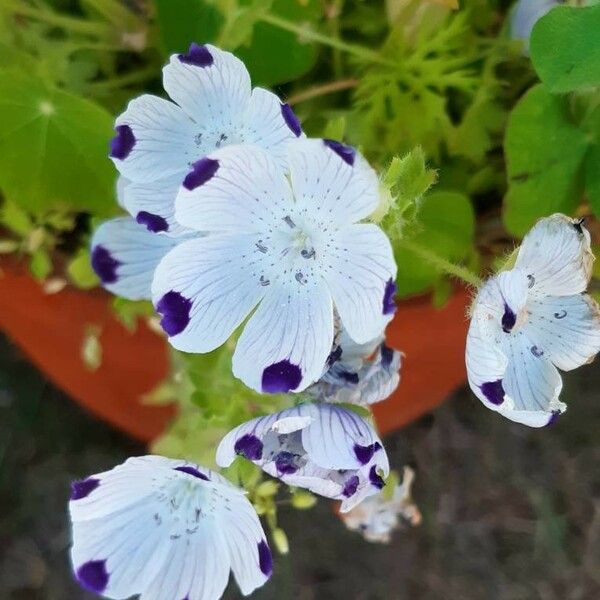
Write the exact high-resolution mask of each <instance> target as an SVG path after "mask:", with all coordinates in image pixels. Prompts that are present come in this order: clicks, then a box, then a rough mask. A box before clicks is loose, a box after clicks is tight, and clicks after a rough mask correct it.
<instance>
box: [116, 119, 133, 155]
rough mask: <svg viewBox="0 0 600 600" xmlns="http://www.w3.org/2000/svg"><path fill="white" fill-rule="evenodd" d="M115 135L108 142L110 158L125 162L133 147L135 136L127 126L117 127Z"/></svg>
mask: <svg viewBox="0 0 600 600" xmlns="http://www.w3.org/2000/svg"><path fill="white" fill-rule="evenodd" d="M115 131H116V132H117V135H115V137H114V138H113V139H112V140H111V141H110V156H111V157H112V158H118V159H119V160H125V159H126V158H127V157H128V156H129V153H130V152H131V150H132V149H133V147H134V146H135V136H134V135H133V131H132V130H131V127H129V125H117V126H116V127H115Z"/></svg>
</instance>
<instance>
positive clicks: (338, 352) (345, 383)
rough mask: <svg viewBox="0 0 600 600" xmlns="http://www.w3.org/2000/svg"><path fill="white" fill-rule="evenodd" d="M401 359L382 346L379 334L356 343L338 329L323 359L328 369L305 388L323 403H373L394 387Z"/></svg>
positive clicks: (396, 353) (397, 381)
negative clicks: (325, 359)
mask: <svg viewBox="0 0 600 600" xmlns="http://www.w3.org/2000/svg"><path fill="white" fill-rule="evenodd" d="M401 361H402V354H401V353H400V352H398V350H393V349H392V348H389V347H388V346H386V344H385V341H384V336H383V335H380V336H378V337H377V338H375V339H374V340H372V341H371V342H369V343H367V344H357V343H356V342H354V341H353V340H352V339H351V338H350V337H349V336H348V334H347V333H346V331H342V332H341V335H340V339H339V342H338V343H337V344H336V345H335V346H334V349H333V351H332V352H331V354H330V355H329V358H328V359H327V365H328V367H329V368H328V369H327V371H326V372H325V373H324V374H323V376H322V377H321V379H320V380H319V381H318V382H317V383H314V384H313V385H311V386H310V387H309V388H308V389H307V390H306V391H307V393H308V394H310V395H311V396H312V397H313V398H316V399H319V400H322V401H324V402H341V403H345V404H360V405H363V406H367V405H369V404H375V403H376V402H381V401H382V400H385V399H386V398H388V397H389V396H390V395H391V394H392V393H393V392H394V391H395V389H396V388H397V387H398V384H399V383H400V363H401Z"/></svg>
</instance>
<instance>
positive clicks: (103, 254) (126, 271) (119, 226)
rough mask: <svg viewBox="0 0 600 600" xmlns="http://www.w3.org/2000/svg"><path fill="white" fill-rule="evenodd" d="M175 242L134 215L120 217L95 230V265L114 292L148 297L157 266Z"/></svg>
mask: <svg viewBox="0 0 600 600" xmlns="http://www.w3.org/2000/svg"><path fill="white" fill-rule="evenodd" d="M176 244H177V240H176V239H172V238H169V237H167V236H164V235H157V234H155V233H150V232H149V231H148V230H147V229H146V228H145V227H144V226H143V225H138V224H137V223H136V222H135V221H134V220H133V219H130V218H129V217H119V218H117V219H112V220H111V221H107V222H105V223H103V224H102V225H100V227H98V228H97V229H96V231H95V232H94V236H93V237H92V242H91V262H92V267H93V268H94V271H95V272H96V274H97V275H98V277H100V281H101V282H102V285H103V286H104V287H105V288H106V289H108V290H110V291H111V292H112V293H113V294H116V295H118V296H123V297H124V298H128V299H130V300H142V299H149V298H150V286H151V283H152V277H153V276H154V270H155V269H156V267H157V265H158V263H159V262H160V260H161V259H162V258H163V256H165V255H166V254H167V252H169V250H171V249H172V248H174V247H175V245H176Z"/></svg>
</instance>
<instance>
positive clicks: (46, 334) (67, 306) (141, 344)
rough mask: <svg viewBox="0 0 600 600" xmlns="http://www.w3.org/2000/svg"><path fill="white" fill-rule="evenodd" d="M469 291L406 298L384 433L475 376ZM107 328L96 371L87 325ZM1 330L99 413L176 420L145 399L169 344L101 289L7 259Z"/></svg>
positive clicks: (392, 332) (381, 411)
mask: <svg viewBox="0 0 600 600" xmlns="http://www.w3.org/2000/svg"><path fill="white" fill-rule="evenodd" d="M467 301H468V294H467V293H466V291H465V290H463V289H457V291H456V293H455V294H454V295H453V296H452V298H451V300H450V301H449V302H448V304H447V305H446V306H445V307H444V308H443V309H441V310H437V309H435V308H434V307H433V306H432V305H431V302H430V299H429V298H428V297H420V298H415V299H412V300H407V301H403V302H401V303H400V305H399V307H398V311H397V313H396V317H395V319H394V321H393V322H392V324H391V325H390V327H389V328H388V336H389V344H390V345H391V346H393V347H395V348H398V349H400V350H402V351H403V352H404V353H405V358H404V361H403V366H402V380H401V383H400V387H399V388H398V390H397V391H396V393H395V394H394V395H393V396H392V397H391V398H390V399H388V400H387V401H385V402H381V403H380V404H378V405H377V406H376V407H375V415H376V418H377V421H378V424H379V426H380V429H381V431H382V433H388V432H390V431H393V430H395V429H398V428H399V427H402V426H403V425H405V424H406V423H409V422H410V421H412V420H414V419H416V418H418V417H419V416H421V415H423V414H424V413H426V412H427V411H429V410H431V409H432V408H433V407H435V406H437V405H438V404H440V403H441V402H442V401H443V400H444V398H445V397H446V396H447V395H448V394H449V393H450V392H451V391H452V390H453V389H455V388H456V387H457V386H459V385H461V384H462V383H463V382H464V381H465V376H466V375H465V367H464V347H465V336H466V330H467V322H466V318H465V313H466V305H467ZM90 325H93V326H96V327H98V328H99V330H100V331H101V332H102V333H101V336H100V341H101V344H102V351H103V359H102V364H101V366H100V368H99V369H98V370H96V371H90V370H89V369H88V368H86V366H85V365H84V363H83V361H82V358H81V349H82V344H83V341H84V339H85V335H86V329H87V328H88V327H89V326H90ZM0 328H1V329H2V330H3V331H4V332H5V333H6V334H7V335H8V336H9V337H10V338H11V339H12V340H13V341H14V342H15V343H16V344H17V345H18V346H19V347H20V348H21V349H22V350H23V352H24V353H25V354H26V355H27V356H28V357H29V358H30V359H31V361H32V362H33V363H34V364H36V365H37V366H38V368H39V369H40V370H42V371H43V372H44V373H45V374H46V375H47V376H48V377H49V379H50V380H52V381H53V382H54V383H55V384H56V385H57V386H58V387H60V388H62V389H63V390H64V391H65V392H67V393H68V394H69V395H70V396H71V397H72V398H73V399H74V400H76V401H77V402H78V403H80V404H81V405H82V406H84V407H85V408H87V409H88V410H90V411H91V412H92V413H94V414H95V415H97V416H99V417H101V418H102V419H105V420H106V421H108V422H109V423H111V424H113V425H115V426H116V427H118V428H119V429H122V430H123V431H125V432H127V433H128V434H130V435H132V436H133V437H135V438H138V439H140V440H142V441H150V440H152V439H153V438H155V437H156V436H157V435H159V434H160V433H161V432H162V431H164V429H165V428H166V427H167V425H168V423H169V421H170V420H171V418H172V417H173V416H174V414H175V408H174V407H154V406H145V405H143V404H142V403H141V402H140V398H141V396H142V395H143V394H145V393H147V392H149V391H150V390H152V389H153V388H154V387H155V386H156V385H157V384H158V383H159V382H160V381H161V380H162V379H163V378H164V377H165V375H166V373H167V369H168V358H167V348H166V343H165V341H164V339H163V338H161V337H160V336H159V335H157V334H155V333H153V332H152V331H150V330H149V329H148V328H147V327H145V326H144V325H141V324H140V326H139V327H138V329H137V331H136V332H135V333H131V332H129V331H127V329H126V328H124V327H123V326H122V325H121V324H120V323H118V322H117V321H116V320H115V319H114V318H113V316H112V314H111V310H110V298H109V296H108V294H106V293H105V292H103V291H101V290H95V291H92V292H82V291H79V290H76V289H73V288H69V287H67V288H65V289H64V290H63V291H61V292H60V293H57V294H47V293H45V292H44V290H43V289H42V287H41V286H40V285H39V284H38V283H37V282H35V281H33V280H32V279H31V277H29V276H28V275H27V274H26V273H23V272H22V271H21V270H20V269H19V268H18V267H15V266H14V265H12V264H10V263H9V264H3V265H2V278H1V279H0Z"/></svg>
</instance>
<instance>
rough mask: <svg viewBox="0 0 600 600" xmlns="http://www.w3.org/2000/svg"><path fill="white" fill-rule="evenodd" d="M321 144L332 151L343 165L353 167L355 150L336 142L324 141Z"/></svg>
mask: <svg viewBox="0 0 600 600" xmlns="http://www.w3.org/2000/svg"><path fill="white" fill-rule="evenodd" d="M323 143H324V144H325V145H326V146H327V147H328V148H329V149H331V150H333V151H334V152H335V153H336V154H337V155H338V156H339V157H340V158H341V159H342V160H343V161H344V162H345V163H347V164H349V165H350V166H353V165H354V159H355V158H356V150H355V149H354V148H353V147H352V146H347V145H346V144H342V143H341V142H337V141H336V140H328V139H324V140H323Z"/></svg>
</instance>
